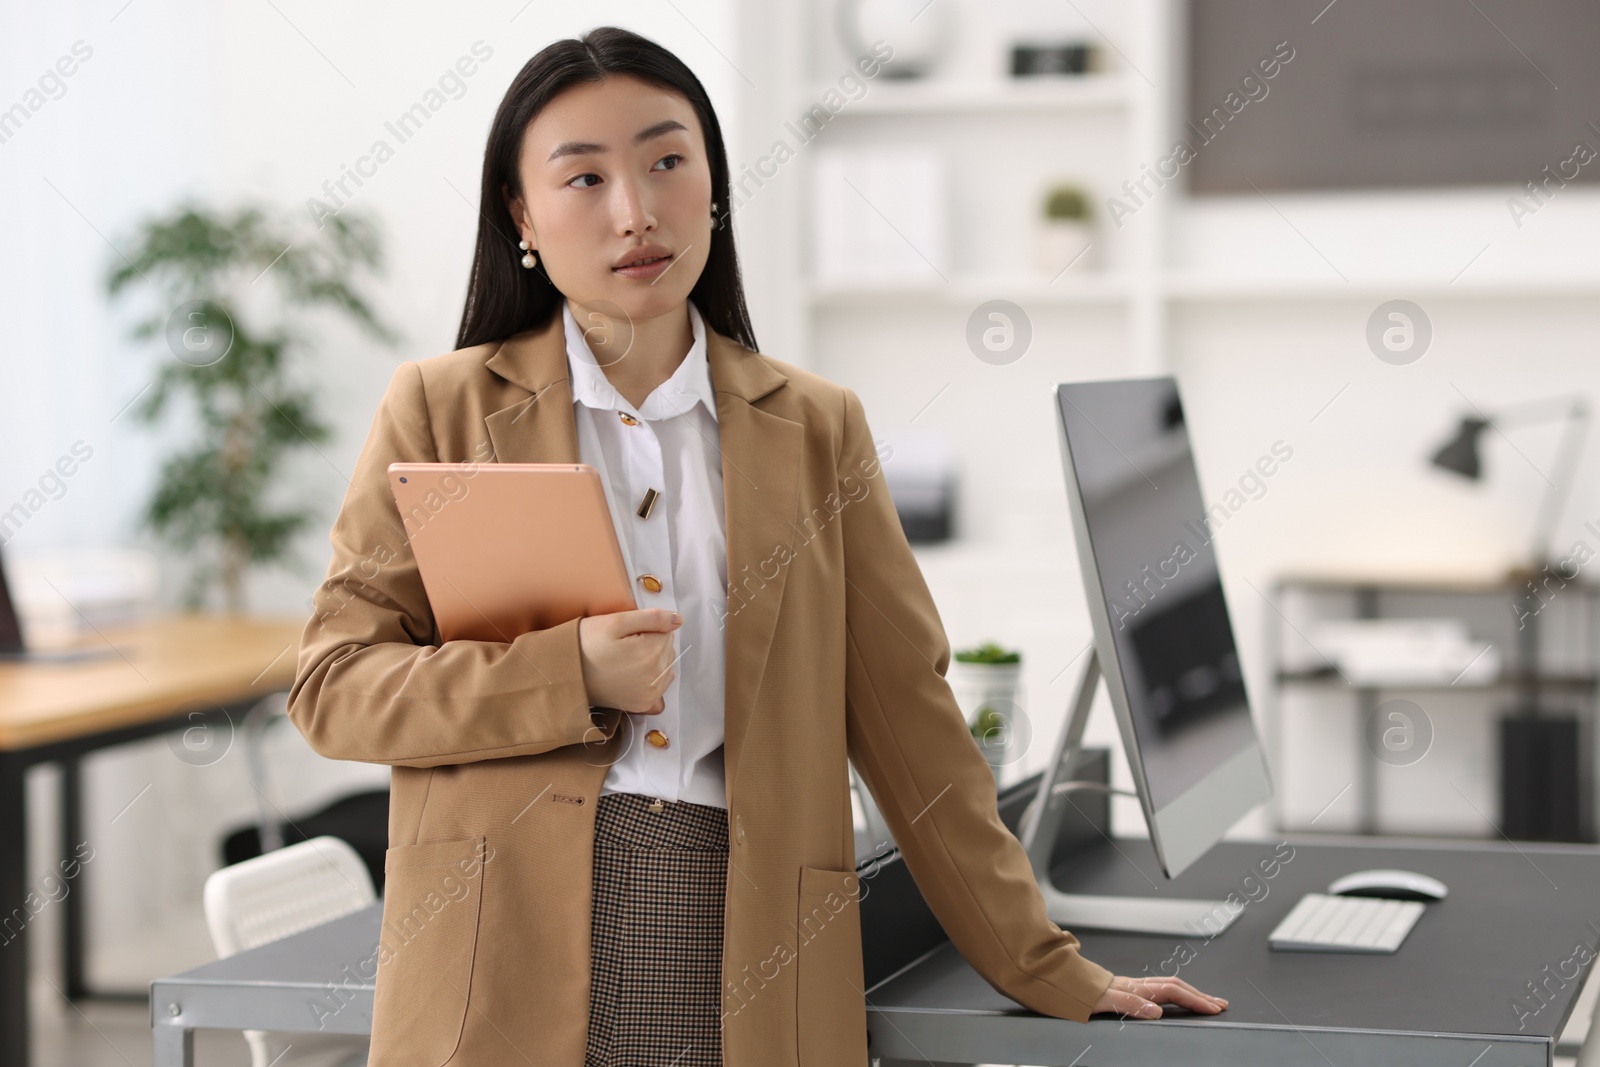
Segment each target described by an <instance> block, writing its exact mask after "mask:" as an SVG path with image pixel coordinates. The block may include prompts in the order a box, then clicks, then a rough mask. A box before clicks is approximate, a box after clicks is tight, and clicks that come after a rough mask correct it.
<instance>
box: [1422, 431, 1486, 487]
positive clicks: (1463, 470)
mask: <svg viewBox="0 0 1600 1067" xmlns="http://www.w3.org/2000/svg"><path fill="white" fill-rule="evenodd" d="M1488 428H1489V424H1488V422H1486V421H1484V420H1483V419H1478V418H1473V417H1471V416H1468V417H1466V418H1463V419H1462V420H1461V425H1460V427H1459V428H1457V430H1456V435H1455V436H1454V437H1452V438H1451V439H1450V440H1449V441H1448V442H1446V443H1445V445H1444V447H1443V448H1441V449H1439V451H1437V452H1435V453H1434V454H1433V465H1434V466H1435V467H1442V468H1444V469H1445V470H1447V471H1454V472H1455V473H1457V474H1459V475H1461V476H1462V477H1463V478H1471V479H1473V480H1474V481H1476V480H1477V479H1478V478H1480V477H1481V476H1482V475H1483V458H1482V456H1481V455H1480V454H1479V451H1478V441H1479V439H1480V438H1482V437H1483V431H1485V430H1487V429H1488Z"/></svg>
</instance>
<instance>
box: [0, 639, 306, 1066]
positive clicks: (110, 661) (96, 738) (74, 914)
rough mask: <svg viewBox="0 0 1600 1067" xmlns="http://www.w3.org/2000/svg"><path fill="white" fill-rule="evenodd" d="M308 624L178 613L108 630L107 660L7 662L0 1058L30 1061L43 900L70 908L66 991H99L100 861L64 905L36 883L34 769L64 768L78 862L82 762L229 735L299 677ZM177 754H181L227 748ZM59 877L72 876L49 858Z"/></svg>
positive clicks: (1, 692)
mask: <svg viewBox="0 0 1600 1067" xmlns="http://www.w3.org/2000/svg"><path fill="white" fill-rule="evenodd" d="M304 627H305V620H303V619H270V618H251V617H229V616H221V615H218V616H209V615H177V616H169V617H164V618H157V619H154V620H152V621H150V622H146V623H141V624H137V625H132V626H125V627H118V628H114V629H107V630H105V631H104V632H103V634H102V635H101V636H100V637H97V638H96V639H95V643H99V642H100V641H101V640H102V639H103V640H104V641H105V642H107V643H109V644H110V645H112V646H113V647H114V648H115V649H116V653H115V654H113V655H108V656H105V657H102V658H97V659H93V660H83V661H77V662H65V663H48V662H40V663H0V1063H4V1064H8V1065H16V1067H26V1065H27V1063H28V1062H29V1060H28V1045H29V1042H28V940H29V927H30V925H31V921H30V920H31V918H32V915H33V913H34V912H35V911H37V910H38V909H39V906H40V905H42V906H44V907H59V908H62V909H63V912H62V919H63V922H62V928H63V932H64V945H63V950H64V951H63V958H64V961H65V970H66V974H65V975H64V976H63V977H64V979H65V988H64V991H65V992H66V994H67V996H69V997H81V996H87V995H90V991H89V989H88V987H87V984H86V982H85V980H84V963H83V957H84V926H83V917H84V912H83V892H84V879H85V878H86V877H87V876H88V874H89V872H90V870H92V868H93V862H92V860H91V861H90V862H88V863H84V864H79V865H78V866H77V867H76V868H72V869H71V870H72V872H73V873H74V874H75V875H76V877H73V878H70V879H62V880H64V881H66V883H67V887H68V888H67V892H66V895H65V896H64V897H61V898H60V899H59V900H58V901H51V899H50V897H49V896H47V895H45V893H44V892H43V890H42V887H39V886H33V885H29V884H28V882H27V867H26V862H25V861H26V857H27V852H28V847H27V846H28V842H27V829H28V816H27V811H26V808H25V801H26V791H25V789H24V780H25V776H26V772H27V770H28V768H29V767H31V766H33V765H35V764H38V763H45V762H52V761H53V762H59V763H60V764H61V768H62V774H61V813H62V818H61V823H62V826H61V857H62V859H63V860H69V859H71V858H72V857H73V856H74V854H75V853H74V850H75V849H76V848H77V847H78V846H79V844H80V843H82V842H84V841H85V840H86V839H85V836H84V833H83V815H82V807H81V788H80V784H81V783H80V777H79V765H78V763H79V760H80V759H81V758H82V757H83V756H84V755H85V754H86V753H89V752H92V751H94V750H96V749H100V748H106V747H108V746H111V745H118V744H122V743H123V742H127V741H135V740H139V739H141V738H145V737H150V736H153V735H155V734H160V733H165V732H168V731H172V730H177V729H179V728H182V727H196V726H202V725H203V726H204V727H206V728H207V730H208V731H209V735H208V736H209V739H211V740H213V741H217V740H219V739H220V741H221V743H226V740H227V739H228V738H230V737H231V734H230V733H229V732H228V731H230V730H231V728H232V725H233V724H234V723H235V722H236V721H237V720H238V718H239V716H240V715H241V714H242V713H243V712H244V711H246V710H248V709H249V707H250V706H251V705H252V704H254V703H255V702H256V701H258V700H260V699H261V698H262V697H263V696H266V695H267V694H269V693H272V692H274V691H277V690H281V689H287V688H288V687H289V685H290V684H291V683H292V682H293V681H294V670H295V660H296V651H297V648H298V645H299V641H300V633H301V631H302V630H303V629H304ZM178 751H179V752H180V753H182V754H180V755H175V756H174V758H186V757H187V758H194V759H204V760H206V761H208V762H209V761H210V760H212V759H214V758H217V755H218V753H216V752H214V751H212V752H204V751H201V752H194V753H193V754H192V755H191V754H190V750H185V749H182V748H181V746H180V749H179V750H178ZM223 751H225V750H223ZM130 799H132V798H130ZM88 843H89V844H90V845H91V846H92V845H93V843H94V842H93V841H92V840H90V841H89V842H88ZM80 855H81V853H80ZM52 873H54V874H56V875H57V876H58V878H59V877H60V876H61V875H62V873H63V872H62V870H61V868H59V867H55V866H52ZM30 896H31V897H32V903H33V906H32V907H30V906H29V902H30ZM137 995H138V997H139V999H141V1000H142V999H143V994H137Z"/></svg>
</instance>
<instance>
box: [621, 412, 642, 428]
mask: <svg viewBox="0 0 1600 1067" xmlns="http://www.w3.org/2000/svg"><path fill="white" fill-rule="evenodd" d="M617 418H619V419H621V420H622V421H623V422H624V423H625V424H627V425H629V426H637V425H639V420H638V419H636V418H634V417H633V416H632V415H629V414H628V413H627V412H626V411H619V412H617Z"/></svg>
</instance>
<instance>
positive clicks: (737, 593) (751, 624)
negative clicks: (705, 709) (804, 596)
mask: <svg viewBox="0 0 1600 1067" xmlns="http://www.w3.org/2000/svg"><path fill="white" fill-rule="evenodd" d="M706 355H707V359H708V360H709V361H710V364H711V384H712V388H713V389H714V390H715V392H716V397H717V426H718V437H719V438H720V447H721V453H722V490H723V510H724V513H725V516H726V521H727V527H726V536H727V543H728V604H727V615H726V616H725V617H724V620H723V622H724V641H725V651H726V657H727V676H726V680H725V692H724V708H725V718H724V726H723V732H724V748H723V764H724V769H725V771H726V780H727V793H728V798H729V803H730V804H731V803H732V796H733V786H734V780H735V774H736V770H737V767H738V759H739V753H740V751H741V750H742V748H743V744H744V739H745V737H746V735H747V733H748V731H749V726H750V721H751V719H752V718H753V717H754V715H755V712H756V707H755V701H756V693H757V690H758V688H759V686H760V683H761V678H762V676H763V674H764V673H765V671H766V664H767V657H768V654H769V653H770V652H771V648H772V640H773V634H774V632H775V630H776V628H777V621H778V608H779V605H780V604H781V602H782V600H783V588H784V579H785V577H786V576H787V575H788V572H789V561H790V559H791V557H792V555H793V552H794V551H795V548H796V545H795V534H796V532H797V529H798V527H797V525H796V524H797V520H798V518H799V499H800V494H799V490H800V471H801V466H802V459H803V455H802V453H803V450H804V447H805V427H804V425H802V424H801V423H799V422H796V421H795V420H793V419H786V418H784V417H782V416H780V415H776V414H774V413H772V412H770V411H765V410H763V409H762V408H760V407H758V406H756V402H757V401H759V400H761V399H762V398H763V397H765V396H767V395H768V394H769V393H771V392H773V391H774V390H776V389H778V388H780V387H781V386H783V385H784V384H785V383H786V382H787V381H788V378H786V377H785V376H784V375H783V374H781V373H780V372H779V371H778V370H776V369H775V368H774V367H772V366H771V365H770V364H769V363H767V362H766V361H765V360H763V359H761V358H760V357H759V356H758V355H757V354H756V353H754V352H752V351H750V350H749V349H747V348H745V347H744V346H743V345H741V344H739V343H738V342H737V341H735V340H733V339H732V338H730V337H726V336H724V335H723V334H720V333H718V332H717V331H716V330H713V329H712V328H711V327H710V325H709V324H708V325H707V326H706ZM485 366H486V367H487V368H488V369H489V370H492V371H494V372H495V373H496V374H498V375H500V376H501V377H502V378H505V379H506V380H508V381H511V382H514V383H516V384H517V385H520V386H522V387H523V388H524V389H527V390H528V392H529V393H530V394H531V395H530V396H528V397H525V398H523V399H521V400H518V401H517V402H515V403H513V404H511V405H508V406H507V407H504V408H501V409H500V410H498V411H495V412H492V413H490V414H489V415H488V416H486V417H485V419H484V423H485V426H486V428H487V430H488V433H489V439H490V442H491V443H492V444H493V446H494V460H495V462H498V463H577V462H580V461H581V460H580V456H579V449H578V430H577V420H576V416H575V414H574V412H573V399H572V386H571V382H570V381H569V380H568V377H567V353H566V331H565V329H564V328H563V324H562V318H561V316H560V315H559V314H558V315H554V316H552V317H551V321H550V323H549V324H548V325H547V326H545V327H542V328H536V329H533V330H528V331H524V332H523V333H519V334H517V335H515V336H513V337H511V338H509V339H507V340H506V341H505V342H504V343H502V344H501V346H500V347H499V348H498V349H496V350H495V352H494V354H493V355H491V356H490V357H489V359H488V360H487V361H486V363H485Z"/></svg>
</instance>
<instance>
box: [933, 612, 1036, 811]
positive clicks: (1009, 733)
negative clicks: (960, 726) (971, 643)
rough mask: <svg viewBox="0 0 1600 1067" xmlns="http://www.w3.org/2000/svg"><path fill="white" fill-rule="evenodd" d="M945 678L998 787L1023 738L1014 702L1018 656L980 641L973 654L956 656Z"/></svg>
mask: <svg viewBox="0 0 1600 1067" xmlns="http://www.w3.org/2000/svg"><path fill="white" fill-rule="evenodd" d="M946 676H947V678H948V679H949V682H950V688H951V690H952V691H954V693H955V695H956V702H957V703H958V704H960V706H961V710H962V712H963V714H965V715H966V717H967V726H968V728H969V729H970V730H971V731H972V739H973V740H974V741H976V742H977V743H978V747H979V748H980V749H982V750H983V755H984V758H985V759H987V760H988V761H989V767H990V769H992V770H993V771H994V777H995V785H996V786H997V787H998V786H999V784H1000V779H1001V771H1002V770H1003V769H1004V768H1005V767H1007V766H1009V765H1010V764H1013V763H1015V762H1016V761H1017V759H1018V758H1019V757H1020V756H1021V755H1022V753H1021V752H1020V751H1019V745H1020V744H1021V743H1022V741H1023V738H1024V736H1025V734H1026V724H1025V723H1024V722H1022V721H1021V720H1022V706H1021V704H1019V703H1018V701H1017V697H1018V695H1019V690H1020V687H1021V678H1022V653H1021V652H1017V651H1014V650H1009V649H1005V648H1002V647H1001V646H1000V645H999V644H997V643H995V642H993V641H985V642H984V643H983V644H981V645H978V646H977V647H976V648H968V649H961V650H958V651H957V652H956V654H955V656H954V658H953V659H952V661H951V663H950V668H949V671H948V672H947V675H946Z"/></svg>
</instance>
